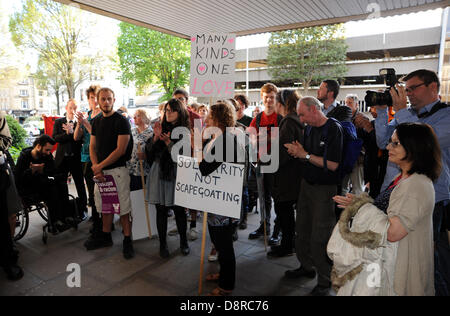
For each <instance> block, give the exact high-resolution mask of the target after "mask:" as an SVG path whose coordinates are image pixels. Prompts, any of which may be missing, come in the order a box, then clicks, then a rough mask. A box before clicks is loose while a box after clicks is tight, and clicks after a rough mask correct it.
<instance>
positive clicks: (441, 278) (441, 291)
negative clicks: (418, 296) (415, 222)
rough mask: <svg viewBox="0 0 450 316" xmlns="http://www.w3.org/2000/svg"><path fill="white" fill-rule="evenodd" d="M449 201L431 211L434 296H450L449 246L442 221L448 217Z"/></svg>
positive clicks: (437, 205)
mask: <svg viewBox="0 0 450 316" xmlns="http://www.w3.org/2000/svg"><path fill="white" fill-rule="evenodd" d="M449 210H450V201H448V200H446V201H442V202H439V203H436V204H435V206H434V211H433V238H434V288H435V294H436V296H449V295H450V293H449V292H450V246H449V241H448V235H447V232H446V229H445V228H446V227H445V226H446V225H445V224H444V219H445V218H446V216H448V215H449V214H448V213H449Z"/></svg>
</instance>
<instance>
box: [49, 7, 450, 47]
mask: <svg viewBox="0 0 450 316" xmlns="http://www.w3.org/2000/svg"><path fill="white" fill-rule="evenodd" d="M55 1H58V2H61V3H64V4H69V5H74V6H77V7H80V8H81V9H84V10H88V11H91V12H94V13H97V14H101V15H105V16H108V17H111V18H114V19H118V20H121V21H124V22H128V23H132V24H136V25H139V26H143V27H147V28H150V29H153V30H157V31H160V32H163V33H167V34H171V35H175V36H178V37H182V38H190V36H191V35H193V34H196V33H200V32H208V33H234V34H236V35H237V36H243V35H251V34H257V33H265V32H274V31H281V30H287V29H296V28H301V27H308V26H317V25H325V24H333V23H343V22H347V21H351V20H362V19H366V18H369V17H380V16H381V17H384V16H390V15H396V14H405V13H411V12H416V11H423V10H429V9H435V8H440V7H442V8H443V7H446V6H449V5H450V0H128V1H123V0H75V1H71V0H55Z"/></svg>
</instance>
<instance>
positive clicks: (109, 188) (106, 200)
mask: <svg viewBox="0 0 450 316" xmlns="http://www.w3.org/2000/svg"><path fill="white" fill-rule="evenodd" d="M94 181H95V182H96V183H97V185H98V191H99V192H100V196H101V198H102V213H105V214H120V202H119V195H118V193H117V186H116V182H115V181H114V178H113V176H111V175H105V181H104V182H99V181H96V180H94Z"/></svg>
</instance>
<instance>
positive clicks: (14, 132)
mask: <svg viewBox="0 0 450 316" xmlns="http://www.w3.org/2000/svg"><path fill="white" fill-rule="evenodd" d="M6 122H8V126H9V132H10V133H11V137H12V139H13V143H12V146H13V147H16V148H18V149H22V148H24V147H25V146H26V144H25V139H26V138H27V136H28V134H27V132H26V131H25V130H24V129H23V128H22V126H20V124H19V122H17V121H16V120H15V119H14V118H13V117H12V116H9V115H7V116H6Z"/></svg>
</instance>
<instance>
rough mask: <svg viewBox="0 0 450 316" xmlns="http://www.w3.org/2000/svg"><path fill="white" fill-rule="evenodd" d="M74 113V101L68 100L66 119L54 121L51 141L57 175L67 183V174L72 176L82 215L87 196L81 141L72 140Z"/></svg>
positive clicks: (74, 125) (84, 212) (85, 210)
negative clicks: (54, 146) (54, 143)
mask: <svg viewBox="0 0 450 316" xmlns="http://www.w3.org/2000/svg"><path fill="white" fill-rule="evenodd" d="M76 111H77V105H76V103H75V100H73V99H71V100H69V102H67V105H66V117H63V118H60V119H57V120H56V121H55V126H54V128H53V139H54V140H55V141H56V142H57V143H58V149H57V150H56V156H55V167H56V169H57V170H58V173H60V174H61V175H64V178H65V181H67V178H68V174H69V172H70V174H71V175H72V178H73V180H74V182H75V186H76V188H77V194H78V197H79V198H80V206H81V209H80V214H81V215H83V214H86V213H87V195H86V187H85V185H84V178H83V169H82V166H81V141H75V139H74V131H75V128H76V126H77V122H76V121H75V113H76ZM62 180H64V179H62Z"/></svg>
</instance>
